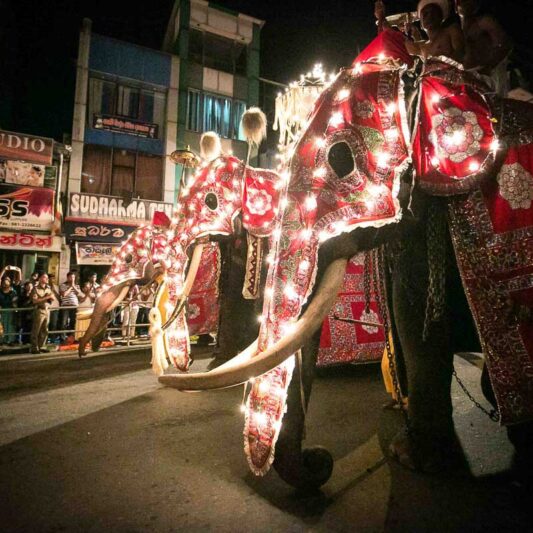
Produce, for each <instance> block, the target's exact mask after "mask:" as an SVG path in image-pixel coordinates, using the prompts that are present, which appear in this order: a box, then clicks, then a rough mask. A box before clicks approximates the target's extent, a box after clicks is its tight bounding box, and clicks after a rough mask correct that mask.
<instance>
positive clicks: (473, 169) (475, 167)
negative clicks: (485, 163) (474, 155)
mask: <svg viewBox="0 0 533 533" xmlns="http://www.w3.org/2000/svg"><path fill="white" fill-rule="evenodd" d="M468 168H469V170H470V172H477V171H478V170H479V169H480V165H479V163H478V162H477V161H472V163H470V165H468Z"/></svg>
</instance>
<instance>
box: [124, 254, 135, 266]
mask: <svg viewBox="0 0 533 533" xmlns="http://www.w3.org/2000/svg"><path fill="white" fill-rule="evenodd" d="M132 261H133V255H131V254H128V255H127V256H126V257H125V258H124V262H125V263H126V264H128V265H129V264H130V263H131V262H132Z"/></svg>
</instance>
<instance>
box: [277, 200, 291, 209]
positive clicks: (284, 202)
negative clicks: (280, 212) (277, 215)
mask: <svg viewBox="0 0 533 533" xmlns="http://www.w3.org/2000/svg"><path fill="white" fill-rule="evenodd" d="M279 205H280V207H281V209H286V208H287V206H288V205H289V200H287V198H283V199H282V200H281V201H280V203H279Z"/></svg>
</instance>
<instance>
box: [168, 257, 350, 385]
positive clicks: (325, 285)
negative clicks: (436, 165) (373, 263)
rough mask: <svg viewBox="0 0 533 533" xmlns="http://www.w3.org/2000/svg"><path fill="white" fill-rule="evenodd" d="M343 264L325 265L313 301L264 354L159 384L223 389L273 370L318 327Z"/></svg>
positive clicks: (342, 261)
mask: <svg viewBox="0 0 533 533" xmlns="http://www.w3.org/2000/svg"><path fill="white" fill-rule="evenodd" d="M346 264H347V260H346V259H337V260H336V261H334V262H333V263H331V264H330V265H329V266H328V268H327V270H326V272H325V274H324V277H323V278H322V281H321V283H320V286H319V287H318V289H317V291H316V294H315V296H314V298H313V299H312V300H311V303H310V304H309V307H308V308H307V309H306V311H305V313H304V314H303V316H302V317H301V318H300V319H299V320H298V322H297V323H296V324H295V327H294V328H293V331H292V332H291V333H289V334H287V335H286V336H285V337H283V338H281V339H280V340H279V341H277V342H276V343H275V344H273V345H272V346H270V347H269V348H267V349H266V350H265V351H264V352H262V353H260V354H257V355H255V356H252V357H248V355H249V354H250V352H251V351H252V350H251V348H252V347H249V348H248V349H246V350H245V351H244V352H243V353H241V354H240V355H238V356H237V358H239V361H238V362H236V363H234V362H233V360H231V361H228V363H227V364H226V365H224V366H220V367H218V368H215V369H214V370H212V371H211V372H205V373H197V374H168V375H166V376H160V377H159V382H160V383H162V384H163V385H166V386H168V387H172V388H175V389H178V390H183V391H199V390H209V389H223V388H227V387H234V386H236V385H240V384H242V383H245V382H246V381H248V380H249V379H251V378H253V377H257V376H260V375H262V374H265V373H266V372H268V371H269V370H272V369H273V368H275V367H277V366H278V365H280V364H281V363H283V361H285V359H287V358H289V357H290V356H291V355H293V354H294V353H295V352H296V351H298V350H299V349H300V348H301V347H302V346H303V345H304V344H305V343H306V342H307V341H308V340H309V338H310V337H311V335H312V334H313V333H314V332H315V331H316V330H317V329H318V328H319V327H320V325H321V324H322V322H323V320H324V318H325V317H326V316H327V314H328V313H329V310H330V309H331V307H332V305H333V303H334V302H335V299H336V297H337V293H338V292H339V290H340V288H341V286H342V283H343V281H344V273H345V270H346ZM243 354H244V355H243ZM243 359H246V360H243Z"/></svg>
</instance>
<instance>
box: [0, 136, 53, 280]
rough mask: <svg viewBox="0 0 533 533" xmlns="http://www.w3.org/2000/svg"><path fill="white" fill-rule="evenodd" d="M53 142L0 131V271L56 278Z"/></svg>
mask: <svg viewBox="0 0 533 533" xmlns="http://www.w3.org/2000/svg"><path fill="white" fill-rule="evenodd" d="M53 153H54V141H53V139H47V138H41V137H35V136H31V135H25V134H21V133H14V132H8V131H2V130H0V268H3V267H5V266H7V265H10V266H16V267H19V268H20V269H21V271H22V277H23V279H28V278H29V276H30V275H31V273H32V272H34V271H35V270H38V271H45V272H49V273H54V274H55V275H56V276H57V275H58V270H59V263H60V253H61V238H60V237H58V236H56V235H55V234H56V233H57V232H58V230H59V227H58V226H57V222H56V217H55V202H56V189H57V168H56V167H55V166H54V165H53Z"/></svg>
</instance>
